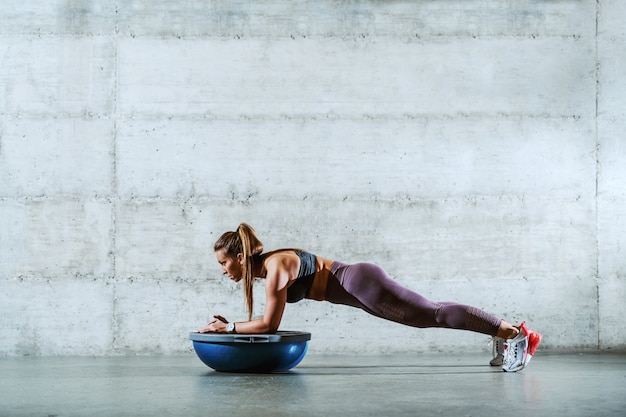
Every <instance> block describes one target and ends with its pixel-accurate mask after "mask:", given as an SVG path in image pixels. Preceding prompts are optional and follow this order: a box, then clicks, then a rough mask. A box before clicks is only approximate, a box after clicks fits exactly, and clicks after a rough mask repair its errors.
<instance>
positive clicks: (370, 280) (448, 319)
mask: <svg viewBox="0 0 626 417" xmlns="http://www.w3.org/2000/svg"><path fill="white" fill-rule="evenodd" d="M326 301H329V302H331V303H334V304H343V305H348V306H352V307H357V308H361V309H363V310H365V311H367V312H368V313H370V314H373V315H374V316H377V317H381V318H384V319H387V320H391V321H394V322H396V323H401V324H405V325H408V326H413V327H422V328H424V327H443V328H448V329H462V330H469V331H473V332H478V333H483V334H487V335H490V336H495V335H496V333H497V332H498V329H499V327H500V323H501V319H499V318H497V317H495V316H494V315H492V314H489V313H487V312H485V311H483V310H480V309H478V308H476V307H471V306H467V305H463V304H458V303H451V302H433V301H430V300H428V299H426V298H424V297H423V296H421V295H420V294H418V293H416V292H413V291H411V290H409V289H408V288H405V287H403V286H401V285H400V284H398V283H397V282H396V281H394V280H393V279H391V278H390V277H389V275H387V273H386V272H385V271H384V270H383V269H382V268H380V267H378V266H376V265H373V264H370V263H358V264H351V265H347V264H343V263H341V262H335V263H334V264H333V266H332V268H331V274H330V278H329V281H328V286H327V288H326Z"/></svg>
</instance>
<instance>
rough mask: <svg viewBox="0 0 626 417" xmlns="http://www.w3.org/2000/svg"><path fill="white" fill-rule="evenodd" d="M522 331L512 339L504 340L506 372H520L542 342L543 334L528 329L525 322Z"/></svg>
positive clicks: (504, 367)
mask: <svg viewBox="0 0 626 417" xmlns="http://www.w3.org/2000/svg"><path fill="white" fill-rule="evenodd" d="M519 328H520V332H519V333H518V334H517V336H515V337H514V338H513V339H511V340H507V341H505V342H504V363H503V365H502V370H503V371H504V372H518V371H521V370H522V369H524V368H525V367H526V365H528V363H529V362H530V359H531V358H532V357H533V355H534V354H535V351H536V350H537V347H538V346H539V344H540V343H541V334H540V333H537V332H533V331H532V330H530V329H528V328H527V327H526V325H525V324H524V323H522V324H520V326H519Z"/></svg>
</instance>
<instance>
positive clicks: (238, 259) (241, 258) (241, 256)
mask: <svg viewBox="0 0 626 417" xmlns="http://www.w3.org/2000/svg"><path fill="white" fill-rule="evenodd" d="M237 261H239V263H240V264H241V265H243V253H241V252H239V253H238V254H237Z"/></svg>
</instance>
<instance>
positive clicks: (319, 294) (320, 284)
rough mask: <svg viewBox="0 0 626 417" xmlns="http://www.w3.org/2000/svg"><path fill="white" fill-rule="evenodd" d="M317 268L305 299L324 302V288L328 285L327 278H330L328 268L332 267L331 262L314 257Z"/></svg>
mask: <svg viewBox="0 0 626 417" xmlns="http://www.w3.org/2000/svg"><path fill="white" fill-rule="evenodd" d="M316 260H317V267H316V270H315V277H314V278H313V283H312V284H311V288H310V289H309V292H307V294H306V298H308V299H311V300H316V301H324V299H326V286H327V285H328V277H329V276H330V268H331V267H332V265H333V261H331V260H330V259H325V258H322V257H320V256H316Z"/></svg>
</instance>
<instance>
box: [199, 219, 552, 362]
mask: <svg viewBox="0 0 626 417" xmlns="http://www.w3.org/2000/svg"><path fill="white" fill-rule="evenodd" d="M213 249H214V250H215V256H216V258H217V261H218V262H219V264H220V265H221V266H222V272H223V273H224V275H228V277H229V278H230V279H232V280H233V281H235V282H239V281H240V280H242V279H243V281H244V283H243V289H244V295H245V300H246V305H247V308H248V321H244V322H237V323H229V322H228V320H226V319H225V318H224V317H222V316H219V315H218V316H215V317H214V318H215V320H213V321H211V322H210V323H209V324H207V325H206V326H205V327H204V328H202V329H200V330H198V332H200V333H209V332H211V333H244V334H251V333H274V332H276V331H277V330H278V326H279V325H280V321H281V319H282V316H283V312H284V310H285V304H286V303H295V302H297V301H300V300H301V299H303V298H308V299H312V300H318V301H323V300H325V301H329V302H331V303H335V304H344V305H349V306H352V307H358V308H360V309H362V310H365V311H366V312H368V313H370V314H373V315H374V316H377V317H381V318H384V319H387V320H391V321H394V322H397V323H401V324H405V325H408V326H413V327H420V328H426V327H442V328H449V329H462V330H469V331H473V332H478V333H483V334H487V335H490V336H492V337H494V346H499V347H498V349H496V350H497V352H496V355H495V357H494V359H492V361H491V365H502V368H503V370H505V371H507V372H515V371H520V370H522V369H524V367H525V366H526V365H527V364H528V362H529V361H530V358H531V357H532V355H533V354H534V352H535V350H536V349H537V346H539V343H540V342H541V335H540V334H539V333H536V332H533V331H531V330H529V329H528V328H527V327H526V326H525V325H524V323H522V324H521V325H520V326H519V327H515V326H513V325H512V324H510V323H508V322H507V321H505V320H502V319H499V318H497V317H496V316H494V315H492V314H489V313H487V312H485V311H482V310H480V309H478V308H476V307H471V306H467V305H463V304H458V303H451V302H432V301H429V300H427V299H426V298H424V297H423V296H421V295H420V294H417V293H415V292H413V291H411V290H409V289H407V288H404V287H403V286H401V285H399V284H398V283H397V282H395V281H394V280H392V279H391V278H390V277H389V276H388V275H387V273H386V272H385V271H383V270H382V269H381V268H380V267H378V266H376V265H373V264H370V263H357V264H352V265H348V264H344V263H341V262H338V261H332V260H329V259H325V258H322V257H319V256H315V255H313V254H311V253H308V252H306V251H303V250H300V249H279V250H275V251H272V252H267V253H263V244H262V243H261V241H260V240H259V238H258V237H257V235H256V232H255V231H254V229H253V228H252V227H251V226H249V225H247V224H245V223H242V224H240V225H239V227H238V228H237V231H236V232H226V233H224V234H223V235H222V236H221V237H220V238H219V239H218V240H217V242H215V245H214V248H213ZM257 277H258V278H264V279H265V311H264V312H263V316H262V317H261V318H257V319H252V306H253V293H252V292H253V291H252V290H253V284H254V279H255V278H257Z"/></svg>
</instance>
